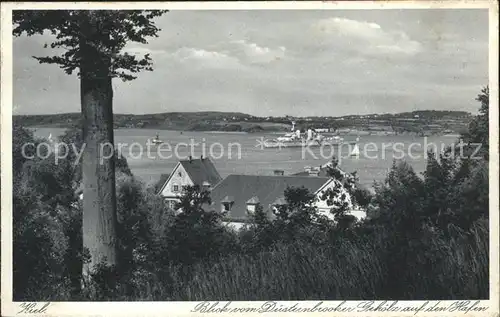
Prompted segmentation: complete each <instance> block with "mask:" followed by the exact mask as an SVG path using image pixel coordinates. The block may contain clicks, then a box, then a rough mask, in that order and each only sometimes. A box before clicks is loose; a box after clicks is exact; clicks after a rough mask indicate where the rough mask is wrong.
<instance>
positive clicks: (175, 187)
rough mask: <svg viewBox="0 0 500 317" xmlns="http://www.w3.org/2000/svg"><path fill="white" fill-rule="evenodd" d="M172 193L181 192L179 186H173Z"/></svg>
mask: <svg viewBox="0 0 500 317" xmlns="http://www.w3.org/2000/svg"><path fill="white" fill-rule="evenodd" d="M172 191H173V192H174V193H176V192H178V191H179V185H173V186H172Z"/></svg>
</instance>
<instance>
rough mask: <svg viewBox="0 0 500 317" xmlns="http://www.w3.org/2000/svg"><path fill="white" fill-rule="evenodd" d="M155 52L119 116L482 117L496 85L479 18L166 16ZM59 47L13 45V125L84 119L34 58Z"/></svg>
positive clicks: (72, 87)
mask: <svg viewBox="0 0 500 317" xmlns="http://www.w3.org/2000/svg"><path fill="white" fill-rule="evenodd" d="M156 23H157V25H158V27H160V28H161V29H162V30H161V31H160V32H159V34H158V35H159V36H158V38H154V39H151V40H150V41H149V43H148V44H147V45H140V44H135V43H132V44H130V45H128V46H127V48H126V49H127V51H128V52H130V53H133V54H144V53H150V54H151V57H152V58H153V61H154V66H153V67H154V71H153V72H143V73H140V74H139V77H138V78H137V79H136V80H134V81H131V82H126V83H123V82H122V81H120V80H118V79H114V80H113V88H114V105H113V110H114V112H115V113H130V114H143V113H161V112H176V111H234V112H243V113H247V114H251V115H257V116H284V115H291V116H343V115H349V114H371V113H396V112H405V111H413V110H429V109H430V110H462V111H469V112H472V113H477V110H478V108H479V104H478V103H477V102H476V101H475V100H474V99H475V97H476V96H477V94H478V93H479V92H480V90H481V88H482V87H483V86H485V85H486V84H487V83H488V12H487V10H482V9H462V10H457V9H434V10H429V9H427V10H421V9H406V10H289V11H283V10H250V11H228V10H223V11H170V12H168V13H166V14H165V15H164V16H162V17H160V18H158V19H156ZM52 39H53V38H52V37H50V36H49V35H43V36H32V37H27V36H21V37H17V38H14V42H13V53H14V55H13V56H14V63H13V64H14V65H13V71H14V111H13V112H14V114H51V113H66V112H79V111H80V97H79V83H78V79H77V77H76V75H72V76H68V75H66V74H65V73H64V72H63V71H62V70H61V69H59V68H58V66H56V65H44V64H38V62H37V61H36V60H35V59H33V58H32V56H47V55H53V54H54V51H53V50H52V49H50V46H49V48H43V45H44V44H45V43H50V42H51V41H52Z"/></svg>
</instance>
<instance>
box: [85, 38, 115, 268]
mask: <svg viewBox="0 0 500 317" xmlns="http://www.w3.org/2000/svg"><path fill="white" fill-rule="evenodd" d="M92 31H94V32H95V29H93V30H92ZM88 35H90V37H91V36H92V32H90V34H88ZM87 38H88V37H87ZM80 43H81V47H80V49H81V52H82V60H81V65H80V84H81V87H80V93H81V106H82V115H83V142H84V143H83V144H84V146H85V151H84V152H83V155H82V179H83V185H84V190H83V247H84V248H86V249H88V251H89V252H90V262H89V263H86V264H84V268H83V269H84V270H83V273H84V275H87V274H88V272H89V270H92V269H94V267H95V266H96V265H97V264H100V263H104V264H107V265H117V250H116V247H117V243H116V242H117V238H116V222H117V220H116V192H115V190H116V189H115V166H114V165H115V161H114V159H113V158H112V157H110V153H114V151H113V149H112V148H111V147H112V146H111V145H113V144H114V142H113V141H114V140H113V88H112V85H111V77H110V75H109V65H110V61H109V60H106V58H105V59H104V60H103V57H102V54H99V52H98V51H97V48H95V47H93V46H92V45H89V43H87V42H86V41H83V40H82V41H81V42H80ZM110 151H111V152H110Z"/></svg>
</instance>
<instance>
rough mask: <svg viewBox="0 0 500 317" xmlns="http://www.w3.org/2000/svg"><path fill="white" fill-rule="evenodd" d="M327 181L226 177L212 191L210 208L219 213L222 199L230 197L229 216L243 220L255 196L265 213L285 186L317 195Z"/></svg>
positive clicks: (288, 177)
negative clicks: (249, 203) (231, 200)
mask: <svg viewBox="0 0 500 317" xmlns="http://www.w3.org/2000/svg"><path fill="white" fill-rule="evenodd" d="M330 181H332V180H331V179H330V178H327V177H310V176H304V177H301V176H261V175H229V176H228V177H227V178H225V179H224V180H222V181H221V182H220V183H219V184H218V185H217V186H215V188H214V189H212V192H211V193H210V196H211V198H212V208H215V210H218V209H219V208H221V207H220V206H221V204H222V202H223V201H224V200H225V198H226V197H231V198H232V199H234V204H233V206H232V208H231V211H230V212H229V214H228V217H229V218H231V219H246V218H247V217H248V216H247V213H246V210H247V202H248V201H249V200H251V199H252V198H254V197H258V200H259V203H260V205H261V206H262V207H263V209H264V210H268V209H269V207H270V206H271V205H272V204H273V203H274V202H275V201H276V200H277V199H279V198H282V197H283V193H284V192H285V189H286V188H287V187H302V186H303V187H305V188H307V189H308V190H309V191H310V192H312V193H316V192H317V191H318V190H320V189H321V188H323V186H324V185H325V184H326V183H329V182H330Z"/></svg>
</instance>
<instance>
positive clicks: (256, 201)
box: [247, 196, 260, 205]
mask: <svg viewBox="0 0 500 317" xmlns="http://www.w3.org/2000/svg"><path fill="white" fill-rule="evenodd" d="M259 203H260V200H259V197H257V196H253V197H252V198H250V199H249V200H247V204H249V205H256V204H259Z"/></svg>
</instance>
